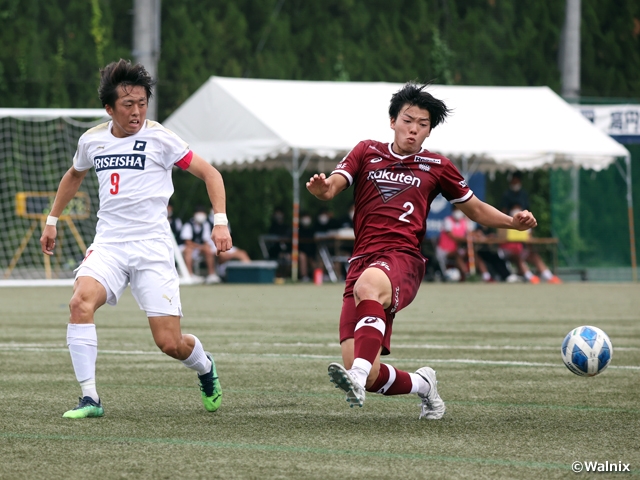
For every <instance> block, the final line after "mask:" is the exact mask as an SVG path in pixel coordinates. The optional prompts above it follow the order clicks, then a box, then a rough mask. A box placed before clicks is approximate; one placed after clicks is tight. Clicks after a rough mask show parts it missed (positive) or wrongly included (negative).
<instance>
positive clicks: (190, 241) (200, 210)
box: [180, 206, 221, 284]
mask: <svg viewBox="0 0 640 480" xmlns="http://www.w3.org/2000/svg"><path fill="white" fill-rule="evenodd" d="M210 237H211V226H210V225H209V222H208V221H207V211H206V209H205V208H204V207H203V206H197V207H196V208H195V211H194V214H193V218H191V220H189V221H188V222H186V223H185V224H184V226H183V227H182V230H181V231H180V238H181V239H182V240H183V241H184V250H183V251H182V254H183V255H184V263H185V264H186V265H187V270H188V271H189V275H191V277H192V278H195V279H196V280H201V279H202V277H200V276H198V275H194V273H193V260H194V257H195V258H199V256H200V255H202V256H203V257H204V261H205V263H206V265H207V277H206V278H204V279H203V280H204V282H205V283H207V284H211V283H220V282H221V280H220V277H219V276H218V275H216V271H215V259H214V253H213V250H212V249H211V243H210V241H209V240H210Z"/></svg>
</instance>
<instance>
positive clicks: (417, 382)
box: [409, 373, 431, 397]
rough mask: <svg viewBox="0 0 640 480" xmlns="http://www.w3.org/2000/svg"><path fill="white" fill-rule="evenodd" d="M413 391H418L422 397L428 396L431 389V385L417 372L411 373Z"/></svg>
mask: <svg viewBox="0 0 640 480" xmlns="http://www.w3.org/2000/svg"><path fill="white" fill-rule="evenodd" d="M409 376H410V377H411V393H417V394H418V395H420V396H421V397H426V396H427V395H428V394H429V392H430V391H431V385H429V384H428V383H427V381H426V380H425V379H424V378H422V377H421V376H420V375H418V374H417V373H410V374H409Z"/></svg>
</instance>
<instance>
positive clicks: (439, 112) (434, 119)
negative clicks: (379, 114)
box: [389, 82, 451, 129]
mask: <svg viewBox="0 0 640 480" xmlns="http://www.w3.org/2000/svg"><path fill="white" fill-rule="evenodd" d="M428 86H429V84H428V83H425V84H423V85H418V84H416V83H412V82H408V83H406V84H405V85H404V86H403V87H402V88H401V89H400V90H398V91H397V92H396V93H394V94H393V95H392V96H391V103H390V104H389V117H390V118H393V119H394V120H397V119H398V115H399V114H400V109H402V107H403V106H405V105H409V106H416V107H418V108H422V109H424V110H427V111H428V112H429V116H430V122H431V129H434V128H436V127H437V126H438V125H439V124H441V123H442V122H444V120H445V118H446V117H447V115H449V114H450V113H451V110H450V109H448V108H447V106H446V105H445V103H444V102H443V101H442V100H438V99H437V98H435V97H434V96H433V95H431V94H430V93H429V92H426V91H424V89H425V88H427V87H428Z"/></svg>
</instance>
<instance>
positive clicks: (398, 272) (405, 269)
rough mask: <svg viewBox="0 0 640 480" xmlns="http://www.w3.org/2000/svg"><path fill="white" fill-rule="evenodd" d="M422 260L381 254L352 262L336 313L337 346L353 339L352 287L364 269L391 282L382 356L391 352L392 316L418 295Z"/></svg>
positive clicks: (409, 255)
mask: <svg viewBox="0 0 640 480" xmlns="http://www.w3.org/2000/svg"><path fill="white" fill-rule="evenodd" d="M425 266H426V259H425V258H423V257H422V256H421V255H419V254H417V253H408V252H384V253H377V254H372V255H367V256H364V257H360V258H357V259H355V260H352V261H351V263H350V264H349V270H348V271H347V280H346V286H345V289H344V295H343V300H342V312H341V313H340V343H342V342H343V341H345V340H347V339H349V338H353V333H354V332H355V329H356V324H357V323H358V317H357V314H356V302H355V299H354V298H353V287H354V285H355V284H356V281H357V280H358V278H360V275H362V272H364V271H365V270H366V269H367V268H379V269H380V270H382V271H383V272H384V273H385V274H386V275H387V277H389V280H390V281H391V291H392V295H391V305H389V308H387V309H386V310H385V313H386V314H387V315H386V316H387V318H386V319H385V321H386V330H385V334H384V339H383V340H382V355H389V353H390V352H391V348H390V346H391V330H392V327H393V319H394V317H395V314H396V313H397V312H399V311H400V310H402V309H403V308H404V307H406V306H407V305H409V304H410V303H411V302H412V301H413V299H414V298H416V295H417V293H418V289H419V288H420V283H422V279H423V278H424V272H425Z"/></svg>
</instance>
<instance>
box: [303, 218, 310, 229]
mask: <svg viewBox="0 0 640 480" xmlns="http://www.w3.org/2000/svg"><path fill="white" fill-rule="evenodd" d="M300 224H301V225H302V226H303V227H309V226H311V217H302V218H301V219H300Z"/></svg>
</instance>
